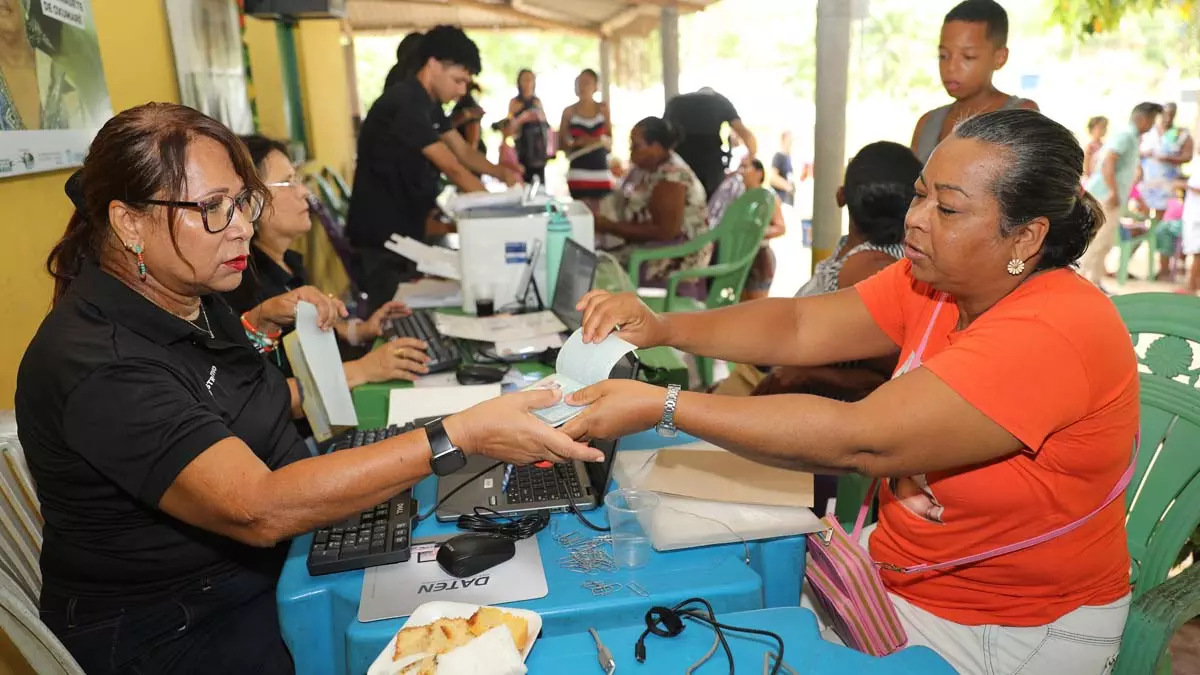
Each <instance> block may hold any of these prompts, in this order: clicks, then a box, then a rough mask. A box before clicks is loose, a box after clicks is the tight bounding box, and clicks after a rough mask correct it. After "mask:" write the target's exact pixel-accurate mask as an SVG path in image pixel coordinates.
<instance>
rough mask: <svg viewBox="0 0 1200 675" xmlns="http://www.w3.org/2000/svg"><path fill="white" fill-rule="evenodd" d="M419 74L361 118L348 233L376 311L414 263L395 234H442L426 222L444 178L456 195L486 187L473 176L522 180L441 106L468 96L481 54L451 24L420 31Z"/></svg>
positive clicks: (512, 181)
mask: <svg viewBox="0 0 1200 675" xmlns="http://www.w3.org/2000/svg"><path fill="white" fill-rule="evenodd" d="M418 55H419V61H418V62H419V63H420V64H421V66H420V68H419V69H418V70H417V73H416V75H414V76H413V77H410V78H408V79H406V80H404V81H402V82H400V83H398V84H395V85H393V86H391V87H388V88H387V89H385V90H384V92H383V95H381V96H380V97H379V99H378V100H377V101H375V103H374V105H372V106H371V109H370V111H368V112H367V118H366V119H365V120H363V125H362V132H361V133H360V134H359V137H358V166H357V168H356V170H355V173H354V189H353V191H352V193H351V196H350V213H349V216H348V217H347V224H346V235H347V237H348V238H349V239H350V243H351V244H352V245H353V246H354V248H355V253H356V255H357V257H358V264H359V270H358V275H357V276H358V278H360V279H362V290H363V291H364V292H366V293H367V298H368V303H367V304H368V305H369V307H370V309H371V310H372V311H373V310H374V309H376V308H378V307H380V306H381V305H383V303H384V302H386V301H388V300H390V299H392V296H393V295H394V294H395V292H396V286H397V284H399V283H400V282H401V281H404V280H406V279H408V278H411V277H413V276H415V274H416V267H415V265H414V264H413V263H412V262H411V261H409V260H407V259H406V258H403V257H401V256H399V255H397V254H395V253H392V252H391V251H389V250H387V249H386V248H384V246H383V245H384V243H385V242H387V241H388V239H389V238H391V236H392V235H393V234H400V235H403V236H406V237H411V238H413V239H418V240H423V239H426V238H434V237H438V236H441V235H443V234H446V232H447V231H448V230H447V229H445V226H444V225H441V224H440V223H438V222H437V221H434V220H432V219H431V218H430V213H431V211H432V210H433V208H434V200H435V199H436V197H437V194H438V190H439V184H438V180H439V174H442V173H444V174H446V177H447V178H448V179H450V181H451V182H453V183H454V184H455V185H457V186H458V187H459V189H460V190H462V191H465V192H479V191H482V190H483V189H484V187H483V183H481V182H480V181H479V178H478V177H476V175H475V173H472V172H478V173H480V174H487V175H489V176H495V177H496V178H500V179H502V180H504V181H505V182H507V183H509V184H516V183H519V182H520V180H521V177H520V176H519V175H517V173H516V172H515V171H512V170H511V169H507V168H504V167H500V166H497V165H495V164H492V163H491V162H489V161H488V160H487V159H486V158H485V157H484V156H483V155H481V154H479V152H478V151H477V150H476V149H475V148H472V147H470V146H469V145H467V142H466V141H464V140H463V137H462V136H460V135H459V133H458V132H457V131H455V130H454V129H453V128H452V127H451V124H450V120H449V118H447V117H446V114H445V113H444V112H443V111H442V106H443V105H445V104H446V103H449V102H450V101H453V100H455V99H458V98H461V97H462V96H463V95H464V94H466V93H467V85H468V84H470V82H471V77H472V76H473V75H476V74H478V73H479V70H480V63H479V49H478V48H477V47H476V46H475V43H474V42H472V41H471V39H470V38H468V37H467V36H466V34H465V33H463V32H462V30H461V29H459V28H456V27H454V26H437V27H435V28H432V29H430V31H429V32H427V33H425V35H424V37H422V38H421V40H420V45H419V49H418Z"/></svg>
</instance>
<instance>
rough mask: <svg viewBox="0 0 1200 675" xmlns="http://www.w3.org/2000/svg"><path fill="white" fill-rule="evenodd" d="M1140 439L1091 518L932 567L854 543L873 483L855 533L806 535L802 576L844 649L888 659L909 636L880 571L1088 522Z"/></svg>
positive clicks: (831, 530) (828, 523) (1024, 544)
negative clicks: (892, 559) (891, 558)
mask: <svg viewBox="0 0 1200 675" xmlns="http://www.w3.org/2000/svg"><path fill="white" fill-rule="evenodd" d="M944 302H945V296H944V295H943V296H941V297H940V298H939V300H938V304H937V306H936V307H935V308H934V310H933V316H932V317H930V319H929V326H928V327H927V328H926V329H925V336H924V337H923V338H922V339H921V344H920V346H918V347H917V350H916V351H914V352H913V353H912V354H910V355H909V357H908V359H907V360H906V361H905V362H904V364H903V365H902V366H901V367H900V369H899V370H898V371H896V375H895V377H898V376H900V375H903V374H904V373H907V372H908V371H910V370H913V369H915V368H917V367H919V366H920V365H921V357H922V356H923V355H924V353H925V346H926V344H927V343H928V342H929V334H930V332H932V331H933V324H934V322H936V321H937V317H938V314H939V313H940V312H941V310H942V305H943V304H944ZM1140 437H1141V435H1140V433H1139V435H1138V441H1137V443H1136V447H1135V448H1134V452H1133V459H1132V460H1131V461H1130V463H1129V468H1127V469H1126V470H1125V473H1124V474H1123V475H1122V476H1121V478H1120V480H1118V481H1117V484H1116V486H1115V487H1113V489H1112V491H1111V492H1110V493H1109V494H1108V496H1107V497H1105V498H1104V501H1103V502H1102V503H1101V504H1100V506H1098V507H1096V508H1095V509H1094V510H1093V511H1092V512H1091V513H1088V514H1086V515H1084V516H1082V517H1081V518H1079V519H1077V520H1075V521H1073V522H1070V523H1068V524H1066V525H1063V526H1062V527H1059V528H1057V529H1055V530H1052V531H1050V532H1047V533H1046V534H1043V535H1039V536H1036V537H1031V538H1029V539H1025V540H1023V541H1019V542H1017V543H1015V544H1008V545H1006V546H1001V547H999V548H994V549H991V550H988V551H984V552H982V553H977V554H975V555H970V556H964V557H962V558H955V559H954V560H949V561H946V562H942V563H936V564H925V565H914V566H912V567H896V566H894V565H889V564H887V563H879V562H875V561H873V560H871V557H870V555H869V554H868V553H867V551H866V550H865V548H864V547H862V546H860V545H859V543H858V540H859V536H860V535H861V534H862V529H863V524H864V523H865V522H866V519H867V513H868V512H869V511H870V509H871V502H872V500H874V498H875V492H876V490H878V488H879V480H878V479H876V480H874V481H872V482H871V487H870V488H869V489H868V490H867V496H866V499H864V500H863V504H862V507H861V508H860V509H859V510H858V519H857V520H856V521H855V523H854V531H853V532H851V533H849V534H847V533H846V530H844V529H843V528H842V525H841V523H839V522H838V519H837V516H835V515H833V514H830V515H827V516H825V517H824V518H822V519H821V522H822V524H824V526H825V528H824V529H823V530H819V531H817V532H814V533H812V534H809V535H808V536H807V540H808V541H807V543H808V554H809V559H808V564H807V566H806V567H805V572H804V576H805V578H806V579H807V580H808V583H809V585H810V587H811V588H812V590H813V593H814V595H816V596H817V599H818V601H820V603H821V605H822V607H824V609H825V611H826V612H827V613H828V614H829V618H830V621H831V622H832V624H833V629H834V631H836V632H837V634H838V637H840V638H841V639H842V641H843V642H845V643H846V645H847V646H849V647H852V648H854V649H857V650H858V651H860V652H863V653H866V654H871V655H872V656H885V655H887V654H891V653H892V652H894V651H896V650H897V649H900V648H901V647H903V646H904V645H905V644H906V643H907V642H908V636H907V635H906V634H905V632H904V626H903V625H902V624H901V623H900V618H899V617H898V616H897V615H896V609H895V608H894V607H893V606H892V602H891V600H890V599H889V598H888V593H887V589H886V588H884V585H883V581H882V580H881V579H880V578H879V568H880V567H883V568H885V569H887V570H889V571H892V572H899V573H901V574H916V573H919V572H928V571H931V570H941V569H947V568H951V567H960V566H962V565H969V564H972V563H977V562H980V561H983V560H988V559H991V558H995V557H997V556H1001V555H1004V554H1006V553H1013V552H1014V551H1020V550H1023V549H1026V548H1029V547H1031V546H1036V545H1038V544H1041V543H1044V542H1047V541H1050V540H1051V539H1054V538H1056V537H1060V536H1062V535H1064V534H1066V533H1068V532H1070V531H1072V530H1074V529H1075V528H1077V527H1079V526H1080V525H1083V524H1084V523H1086V522H1087V521H1088V520H1090V519H1091V518H1092V517H1093V516H1095V515H1096V514H1097V513H1099V512H1100V511H1101V510H1103V509H1104V508H1105V507H1107V506H1108V505H1109V504H1111V503H1112V502H1113V501H1114V500H1115V499H1117V497H1119V496H1121V494H1122V493H1123V492H1124V491H1125V488H1126V486H1128V485H1129V481H1130V480H1131V479H1132V478H1133V471H1134V468H1135V467H1136V466H1137V454H1138V450H1139V449H1140V447H1141V440H1140Z"/></svg>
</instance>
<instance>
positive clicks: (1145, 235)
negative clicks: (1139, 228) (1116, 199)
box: [1117, 211, 1162, 286]
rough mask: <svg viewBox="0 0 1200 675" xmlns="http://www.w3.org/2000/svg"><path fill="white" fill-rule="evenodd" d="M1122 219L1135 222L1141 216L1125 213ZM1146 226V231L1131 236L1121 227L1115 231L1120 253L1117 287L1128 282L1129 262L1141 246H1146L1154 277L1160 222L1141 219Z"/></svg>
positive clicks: (1151, 273)
mask: <svg viewBox="0 0 1200 675" xmlns="http://www.w3.org/2000/svg"><path fill="white" fill-rule="evenodd" d="M1124 217H1128V218H1133V219H1135V220H1138V219H1142V218H1141V216H1137V215H1134V214H1133V213H1130V212H1128V211H1126V212H1125V213H1124ZM1142 220H1143V222H1144V223H1145V225H1146V231H1145V232H1142V233H1141V234H1132V233H1130V232H1129V230H1126V229H1125V228H1124V227H1121V228H1119V229H1118V230H1117V249H1118V250H1119V251H1120V253H1121V260H1120V263H1118V266H1117V285H1118V286H1124V285H1125V282H1127V281H1129V261H1130V260H1131V259H1132V258H1133V254H1134V253H1136V252H1137V250H1138V247H1139V246H1141V245H1142V244H1145V245H1146V250H1147V252H1148V255H1149V256H1150V266H1149V268H1148V269H1149V270H1150V275H1151V277H1153V276H1154V264H1155V258H1156V257H1157V256H1156V255H1155V253H1156V252H1157V251H1158V237H1157V234H1156V232H1155V231H1156V230H1157V229H1158V226H1159V225H1160V224H1161V222H1162V221H1160V220H1158V219H1149V218H1146V219H1142Z"/></svg>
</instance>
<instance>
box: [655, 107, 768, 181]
mask: <svg viewBox="0 0 1200 675" xmlns="http://www.w3.org/2000/svg"><path fill="white" fill-rule="evenodd" d="M663 117H664V118H665V119H666V120H667V121H669V122H670V123H671V124H672V125H673V126H674V127H675V128H676V129H679V130H680V131H681V132H682V136H683V140H681V141H680V142H679V147H677V148H675V152H677V153H679V156H680V157H682V158H683V161H685V162H687V165H688V166H690V167H691V168H692V171H694V172H695V174H696V177H697V178H699V179H700V183H701V184H702V185H703V186H704V194H705V196H706V197H711V196H712V194H713V192H714V191H715V190H716V189H717V186H718V185H720V184H721V181H722V180H724V178H725V160H724V153H723V151H722V149H721V125H722V124H725V123H728V124H729V126H730V128H732V129H733V131H734V132H735V133H736V134H737V135H738V137H739V138H741V139H742V142H743V143H745V144H746V149H747V150H748V151H749V153H748V154H749V156H750V157H754V156H755V155H756V154H758V141H757V140H756V139H755V138H754V134H753V133H751V131H750V130H749V129H747V128H746V125H745V124H743V123H742V118H741V117H740V116H739V115H738V112H737V109H735V108H734V107H733V104H732V103H730V102H729V99H727V98H725V97H724V96H722V95H720V94H718V93H717V92H715V91H713V90H712V89H709V88H707V87H705V88H704V89H701V90H700V91H697V92H694V93H691V94H681V95H679V96H676V97H675V98H673V99H671V100H670V101H668V102H667V110H666V112H665V113H664V114H663Z"/></svg>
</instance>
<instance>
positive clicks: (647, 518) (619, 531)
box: [604, 488, 661, 569]
mask: <svg viewBox="0 0 1200 675" xmlns="http://www.w3.org/2000/svg"><path fill="white" fill-rule="evenodd" d="M660 503H661V500H660V499H659V498H658V495H657V494H655V493H653V492H651V491H649V490H638V489H636V488H621V489H620V490H613V491H612V492H609V493H608V494H607V495H605V497H604V506H605V508H606V509H607V510H608V525H609V527H611V528H612V532H611V534H612V547H613V559H614V560H616V563H617V567H621V568H625V569H635V568H638V567H642V566H644V565H645V564H646V563H647V562H649V561H650V535H649V533H648V532H647V527H648V526H649V525H650V523H651V522H653V518H654V512H655V510H656V509H658V505H659V504H660Z"/></svg>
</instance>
